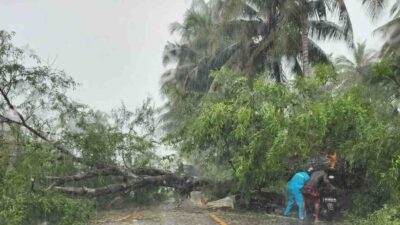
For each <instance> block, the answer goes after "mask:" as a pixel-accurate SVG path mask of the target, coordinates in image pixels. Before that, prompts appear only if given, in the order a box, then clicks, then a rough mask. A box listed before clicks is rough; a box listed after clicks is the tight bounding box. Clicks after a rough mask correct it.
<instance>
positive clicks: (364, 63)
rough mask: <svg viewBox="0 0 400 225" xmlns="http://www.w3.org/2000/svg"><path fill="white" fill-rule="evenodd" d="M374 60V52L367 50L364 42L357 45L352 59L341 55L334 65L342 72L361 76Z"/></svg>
mask: <svg viewBox="0 0 400 225" xmlns="http://www.w3.org/2000/svg"><path fill="white" fill-rule="evenodd" d="M375 60H376V53H375V51H374V50H371V49H367V48H366V44H365V41H364V42H362V43H357V45H356V46H355V48H354V49H353V51H352V59H349V58H347V57H346V56H344V55H342V56H339V57H337V58H336V65H337V67H338V68H339V70H341V71H342V72H346V73H350V74H354V75H358V76H361V75H363V73H364V72H365V69H366V68H367V67H369V66H371V64H372V63H373V62H374V61H375Z"/></svg>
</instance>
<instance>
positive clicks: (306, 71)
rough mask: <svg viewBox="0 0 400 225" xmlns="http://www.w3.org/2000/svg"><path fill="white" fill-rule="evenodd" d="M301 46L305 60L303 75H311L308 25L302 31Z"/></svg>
mask: <svg viewBox="0 0 400 225" xmlns="http://www.w3.org/2000/svg"><path fill="white" fill-rule="evenodd" d="M301 48H302V60H303V75H304V76H305V77H310V76H311V67H310V58H309V49H308V27H305V28H304V30H303V32H301Z"/></svg>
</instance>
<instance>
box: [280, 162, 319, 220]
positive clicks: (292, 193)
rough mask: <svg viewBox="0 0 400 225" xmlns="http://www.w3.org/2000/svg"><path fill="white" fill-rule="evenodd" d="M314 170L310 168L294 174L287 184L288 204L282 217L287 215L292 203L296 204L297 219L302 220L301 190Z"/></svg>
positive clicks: (302, 201)
mask: <svg viewBox="0 0 400 225" xmlns="http://www.w3.org/2000/svg"><path fill="white" fill-rule="evenodd" d="M313 170H314V169H313V168H312V167H310V168H309V169H308V170H307V171H302V172H298V173H296V174H294V175H293V176H292V177H291V178H290V180H289V183H288V189H287V191H288V196H289V197H288V203H287V207H286V209H285V212H284V215H285V216H287V215H289V212H290V210H291V209H292V207H293V205H294V203H296V205H297V208H298V210H299V219H301V220H304V217H305V213H303V207H304V205H303V203H304V200H303V194H302V192H301V189H302V188H303V187H304V184H305V183H306V182H307V181H308V180H309V179H310V174H311V173H312V171H313Z"/></svg>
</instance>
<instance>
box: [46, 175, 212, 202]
mask: <svg viewBox="0 0 400 225" xmlns="http://www.w3.org/2000/svg"><path fill="white" fill-rule="evenodd" d="M145 171H147V172H149V173H152V172H154V171H153V170H152V169H150V170H141V172H145ZM108 175H124V174H121V173H120V171H119V170H118V169H116V168H106V169H101V170H97V171H90V172H87V173H83V174H77V175H73V176H66V177H47V179H48V180H52V181H54V183H53V184H52V185H51V186H50V187H49V188H48V190H49V189H55V190H58V191H60V192H62V193H64V194H67V195H70V196H72V197H84V198H93V197H99V196H104V195H108V194H113V193H117V192H123V191H126V190H128V189H136V188H143V187H154V186H164V187H172V188H175V189H176V190H178V191H180V192H184V193H189V192H190V191H192V190H194V189H195V188H197V187H199V186H201V185H204V184H205V182H204V181H200V180H199V179H197V178H195V177H191V176H180V175H177V174H174V173H170V172H165V173H164V174H163V175H155V176H148V175H142V176H137V177H135V178H132V179H129V180H126V181H125V182H122V183H116V184H110V185H107V186H104V187H98V188H88V187H70V186H69V187H68V186H67V187H64V186H59V185H62V184H64V183H67V182H71V181H81V180H85V179H89V178H93V177H96V176H108Z"/></svg>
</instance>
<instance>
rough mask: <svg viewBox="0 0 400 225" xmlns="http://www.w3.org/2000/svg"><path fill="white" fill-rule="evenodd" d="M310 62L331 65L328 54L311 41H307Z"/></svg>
mask: <svg viewBox="0 0 400 225" xmlns="http://www.w3.org/2000/svg"><path fill="white" fill-rule="evenodd" d="M308 43H309V44H308V45H309V51H310V52H309V54H310V61H311V62H312V64H319V63H327V64H332V62H331V60H330V59H329V56H328V54H326V52H325V51H324V50H322V48H320V47H319V46H318V44H317V43H315V42H314V41H313V40H311V39H308Z"/></svg>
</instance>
